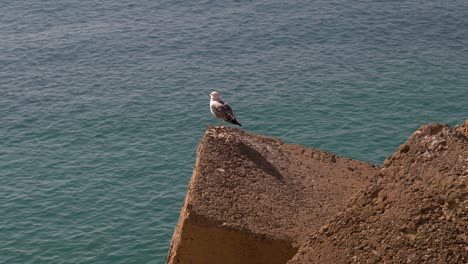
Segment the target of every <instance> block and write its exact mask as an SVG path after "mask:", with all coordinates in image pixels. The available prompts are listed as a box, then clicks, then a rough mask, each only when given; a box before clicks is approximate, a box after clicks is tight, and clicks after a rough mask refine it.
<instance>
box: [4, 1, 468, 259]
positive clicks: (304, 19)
mask: <svg viewBox="0 0 468 264" xmlns="http://www.w3.org/2000/svg"><path fill="white" fill-rule="evenodd" d="M467 11H468V1H466V0H453V1H436V0H424V1H422V0H421V1H413V0H411V1H410V0H399V1H384V0H381V1H370V0H367V1H350V0H345V1H338V0H331V1H304V0H302V1H301V0H297V1H279V0H258V1H254V0H250V1H249V0H233V1H215V0H212V1H204V0H195V1H177V0H176V1H164V0H160V1H149V0H142V1H133V2H131V3H129V1H121V0H114V1H106V3H104V2H100V1H89V0H79V1H78V0H61V1H58V0H48V1H32V0H22V1H4V0H2V1H0V13H1V16H0V143H1V144H0V213H1V217H0V263H164V258H165V256H166V253H167V249H168V246H169V242H170V239H171V236H172V232H173V230H174V227H175V224H176V222H177V220H178V214H179V210H180V206H181V205H182V201H183V198H184V196H185V192H186V190H187V184H188V181H189V179H190V176H191V172H192V168H193V163H194V161H195V154H196V148H197V145H198V142H199V140H200V138H201V136H202V134H203V131H204V129H205V127H206V125H208V124H215V119H214V118H213V117H212V116H211V115H210V113H209V108H208V104H209V99H208V93H210V92H211V91H213V90H217V91H218V92H220V93H221V95H222V96H223V98H224V99H225V101H228V102H229V103H230V104H231V106H232V107H233V109H234V112H235V113H236V115H237V117H238V120H239V121H240V122H241V123H242V124H243V126H242V129H244V130H245V131H249V132H253V133H258V134H263V135H267V136H273V137H279V138H281V139H282V140H283V141H284V142H287V143H298V144H302V145H305V146H308V147H314V148H319V149H322V150H326V151H330V152H334V153H336V154H338V155H341V156H346V157H350V158H355V159H359V160H363V161H367V162H370V163H374V164H381V163H382V162H383V160H384V159H385V157H386V156H388V155H389V154H391V153H392V152H393V151H394V150H395V149H396V148H397V147H398V146H399V145H400V144H402V143H403V142H404V141H405V140H406V139H407V138H408V137H409V136H410V135H411V133H412V132H413V131H414V130H415V129H417V128H418V127H419V126H421V125H423V124H427V123H430V122H442V123H448V124H450V125H455V124H458V123H462V122H463V121H464V120H465V119H466V118H468V15H467V14H468V12H467Z"/></svg>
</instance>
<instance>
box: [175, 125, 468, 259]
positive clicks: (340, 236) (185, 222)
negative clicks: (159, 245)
mask: <svg viewBox="0 0 468 264" xmlns="http://www.w3.org/2000/svg"><path fill="white" fill-rule="evenodd" d="M467 178H468V120H467V122H465V123H464V124H462V125H459V126H456V127H454V128H451V127H449V126H447V125H442V124H429V125H426V126H422V127H421V128H419V129H418V130H417V131H415V132H414V133H413V135H411V137H410V138H409V139H408V140H407V142H405V143H404V144H403V145H401V146H400V147H399V148H398V149H397V150H396V151H395V153H393V154H392V155H390V156H389V157H388V158H387V159H386V160H385V162H384V164H383V166H382V167H378V166H374V165H369V164H366V163H363V162H360V161H356V160H351V159H347V158H342V157H337V156H336V155H334V154H331V153H327V152H323V151H319V150H316V149H308V148H304V147H301V146H299V145H293V144H283V143H282V142H281V141H280V140H278V139H273V138H267V137H262V136H258V135H253V134H249V133H246V132H243V131H241V130H238V129H233V128H213V127H208V128H207V130H206V132H205V135H204V136H203V138H202V140H201V142H200V145H199V149H198V153H197V162H196V165H195V168H194V172H193V175H192V178H191V181H190V185H189V190H188V193H187V196H186V198H185V201H184V204H183V207H182V210H181V215H180V219H179V222H178V224H177V227H176V230H175V232H174V236H173V239H172V242H171V247H170V250H169V254H168V257H167V263H290V264H297V263H320V264H322V263H324V264H326V263H468V213H467V210H468V202H467V196H468V195H467V182H468V179H467Z"/></svg>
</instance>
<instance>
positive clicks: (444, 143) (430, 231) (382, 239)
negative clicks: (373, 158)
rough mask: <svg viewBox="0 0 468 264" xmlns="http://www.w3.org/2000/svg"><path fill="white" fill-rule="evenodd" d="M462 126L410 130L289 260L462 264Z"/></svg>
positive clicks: (467, 216) (466, 228) (467, 237)
mask: <svg viewBox="0 0 468 264" xmlns="http://www.w3.org/2000/svg"><path fill="white" fill-rule="evenodd" d="M467 131H468V122H465V124H464V125H462V126H458V127H456V128H455V129H451V128H450V127H449V126H446V125H441V124H430V125H427V126H423V127H421V128H420V129H418V130H417V131H416V132H415V133H413V135H412V136H411V137H410V138H409V139H408V141H407V142H406V143H405V144H403V145H401V146H400V147H399V148H398V149H397V151H396V152H395V153H394V154H393V155H391V156H390V157H388V158H387V159H386V160H385V162H384V167H383V168H382V169H381V171H380V175H379V177H380V179H379V180H378V181H377V182H375V183H372V184H370V185H369V186H368V187H366V188H365V189H364V190H363V191H362V192H360V193H359V194H358V195H357V196H356V197H354V198H353V199H352V200H351V201H350V202H349V203H348V205H347V207H346V208H347V209H346V210H343V211H342V212H340V213H339V214H337V215H336V216H335V217H334V218H333V220H331V221H330V223H329V224H327V225H325V226H323V227H322V228H321V229H320V231H319V232H317V233H316V234H315V235H314V236H313V237H312V238H311V239H310V241H309V242H307V243H306V244H305V245H304V246H303V247H301V249H300V250H299V252H298V253H297V254H296V256H295V257H294V258H293V260H291V261H290V262H289V263H321V264H322V263H468V213H467V209H468V202H467V200H466V198H467V188H466V186H467V181H468V180H467V177H468V139H467V138H466V136H467V135H468V133H467Z"/></svg>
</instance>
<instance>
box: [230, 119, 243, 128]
mask: <svg viewBox="0 0 468 264" xmlns="http://www.w3.org/2000/svg"><path fill="white" fill-rule="evenodd" d="M229 122H231V123H233V124H235V125H239V126H242V125H241V123H239V122H237V120H236V119H234V120H230V121H229Z"/></svg>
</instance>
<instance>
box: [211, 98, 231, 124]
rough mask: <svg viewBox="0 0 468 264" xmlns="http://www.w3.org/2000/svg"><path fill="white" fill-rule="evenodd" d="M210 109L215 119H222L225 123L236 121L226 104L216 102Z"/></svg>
mask: <svg viewBox="0 0 468 264" xmlns="http://www.w3.org/2000/svg"><path fill="white" fill-rule="evenodd" d="M212 109H213V112H214V113H215V115H216V117H218V118H222V119H223V120H225V121H228V120H229V121H232V120H234V119H236V117H235V116H234V113H233V112H232V108H231V107H230V106H229V105H228V104H222V103H220V102H216V103H214V104H213V106H212Z"/></svg>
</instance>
